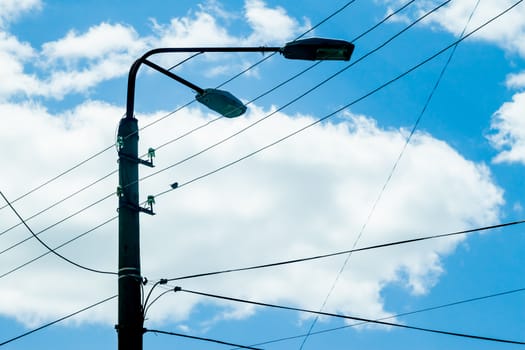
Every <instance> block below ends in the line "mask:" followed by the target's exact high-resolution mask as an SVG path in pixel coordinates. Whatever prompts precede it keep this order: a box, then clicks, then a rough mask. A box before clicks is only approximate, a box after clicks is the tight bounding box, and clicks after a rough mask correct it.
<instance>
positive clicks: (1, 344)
mask: <svg viewBox="0 0 525 350" xmlns="http://www.w3.org/2000/svg"><path fill="white" fill-rule="evenodd" d="M117 296H118V295H113V296H111V297H109V298H106V299H103V300H101V301H99V302H97V303H95V304H92V305H90V306H87V307H85V308H83V309H80V310H78V311H75V312H73V313H71V314H69V315H66V316H64V317H61V318H59V319H57V320H55V321H52V322H49V323H46V324H44V325H42V326H40V327H37V328H34V329H32V330H30V331H27V332H25V333H23V334H20V335H18V336H16V337H14V338H11V339H8V340H4V341H3V342H1V343H0V346H4V345H7V344H9V343H11V342H13V341H15V340H19V339H22V338H25V337H27V336H28V335H31V334H33V333H35V332H38V331H40V330H42V329H44V328H47V327H49V326H52V325H54V324H56V323H59V322H62V321H64V320H66V319H68V318H71V317H73V316H76V315H78V314H80V313H82V312H85V311H87V310H89V309H92V308H94V307H96V306H98V305H101V304H104V303H106V302H108V301H110V300H112V299H115V298H116V297H117Z"/></svg>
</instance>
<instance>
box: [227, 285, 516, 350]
mask: <svg viewBox="0 0 525 350" xmlns="http://www.w3.org/2000/svg"><path fill="white" fill-rule="evenodd" d="M524 291H525V288H518V289H512V290H507V291H503V292H498V293H493V294H489V295H484V296H480V297H475V298H469V299H463V300H458V301H455V302H450V303H447V304H441V305H436V306H430V307H426V308H423V309H418V310H413V311H408V312H403V313H400V314H396V315H392V316H387V317H382V318H378V319H377V320H379V321H384V320H388V319H393V318H398V317H404V316H409V315H414V314H418V313H423V312H428V311H433V310H438V309H443V308H448V307H452V306H457V305H462V304H467V303H472V302H475V301H480V300H485V299H490V298H496V297H501V296H505V295H510V294H514V293H522V292H524ZM366 323H368V322H356V323H352V324H348V325H344V326H340V327H333V328H328V329H323V330H318V331H314V332H311V333H310V336H313V335H320V334H326V333H330V332H335V331H339V330H343V329H348V328H352V327H356V326H361V325H364V324H366ZM306 336H307V333H304V334H299V335H294V336H288V337H283V338H279V339H273V340H267V341H264V342H259V343H257V344H252V346H262V345H268V344H274V343H280V342H283V341H288V340H294V339H301V338H304V337H306ZM234 349H235V348H234ZM234 349H232V350H234Z"/></svg>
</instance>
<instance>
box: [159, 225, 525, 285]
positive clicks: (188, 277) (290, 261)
mask: <svg viewBox="0 0 525 350" xmlns="http://www.w3.org/2000/svg"><path fill="white" fill-rule="evenodd" d="M524 223H525V220H520V221H513V222H507V223H502V224H498V225H491V226H485V227H479V228H474V229H469V230H463V231H456V232H450V233H442V234H437V235H432V236H425V237H418V238H412V239H405V240H401V241H395V242H389V243H383V244H376V245H372V246H368V247H362V248H352V249H349V250H343V251H339V252H335V253H328V254H322V255H316V256H310V257H306V258H299V259H292V260H285V261H279V262H274V263H268V264H262V265H255V266H249V267H241V268H235V269H227V270H218V271H213V272H205V273H199V274H192V275H187V276H182V277H175V278H169V279H167V281H180V280H185V279H190V278H200V277H209V276H214V275H221V274H226V273H233V272H241V271H249V270H258V269H264V268H269V267H277V266H283V265H289V264H296V263H302V262H306V261H312V260H319V259H326V258H330V257H334V256H338V255H345V254H349V253H356V252H363V251H367V250H373V249H378V248H386V247H392V246H397V245H403V244H409V243H415V242H422V241H427V240H432V239H437V238H444V237H452V236H457V235H463V234H467V233H473V232H481V231H487V230H493V229H497V228H503V227H509V226H514V225H521V224H524Z"/></svg>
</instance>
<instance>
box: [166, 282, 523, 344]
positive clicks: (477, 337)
mask: <svg viewBox="0 0 525 350" xmlns="http://www.w3.org/2000/svg"><path fill="white" fill-rule="evenodd" d="M176 291H177V292H185V293H188V294H194V295H199V296H204V297H209V298H214V299H220V300H226V301H231V302H236V303H244V304H250V305H255V306H263V307H268V308H274V309H281V310H289V311H297V312H302V313H308V314H313V315H320V316H328V317H334V318H342V319H346V320H353V321H359V322H365V323H372V324H378V325H382V326H390V327H397V328H404V329H411V330H415V331H422V332H428V333H434V334H441V335H448V336H453V337H460V338H469V339H475V340H482V341H490V342H497V343H506V344H516V345H525V342H523V341H518V340H511V339H503V338H495V337H486V336H481V335H475V334H467V333H459V332H451V331H445V330H440V329H434V328H426V327H417V326H410V325H406V324H400V323H394V322H387V321H381V320H374V319H369V318H364V317H357V316H349V315H342V314H336V313H331V312H323V311H315V310H309V309H303V308H298V307H292V306H283V305H276V304H269V303H264V302H258V301H253V300H247V299H240V298H233V297H227V296H223V295H217V294H211V293H204V292H200V291H195V290H189V289H184V288H181V287H178V288H177V290H176Z"/></svg>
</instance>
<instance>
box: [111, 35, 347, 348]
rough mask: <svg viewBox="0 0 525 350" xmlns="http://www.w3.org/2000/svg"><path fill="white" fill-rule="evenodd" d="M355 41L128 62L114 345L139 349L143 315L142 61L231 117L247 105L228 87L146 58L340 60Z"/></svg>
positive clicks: (170, 50) (120, 150) (304, 42)
mask: <svg viewBox="0 0 525 350" xmlns="http://www.w3.org/2000/svg"><path fill="white" fill-rule="evenodd" d="M353 50H354V45H353V44H351V43H349V42H346V41H343V40H333V39H321V38H309V39H303V40H297V41H293V42H290V43H288V44H286V45H285V46H284V47H200V48H197V47H196V48H158V49H153V50H150V51H148V52H146V53H145V54H144V55H143V56H142V57H140V58H139V59H137V60H136V61H135V62H134V63H133V64H132V65H131V68H130V71H129V76H128V88H127V102H126V116H125V117H124V118H122V119H121V121H120V124H119V128H118V135H117V145H118V156H119V158H118V162H119V186H118V190H117V194H118V197H119V206H118V218H119V257H118V265H119V266H118V324H117V326H116V327H115V328H116V329H117V333H118V349H119V350H131V349H138V350H141V349H142V336H143V324H144V316H143V310H142V303H141V300H142V299H141V290H142V288H141V284H142V283H143V278H142V275H141V271H140V230H139V214H140V213H141V212H142V213H147V214H150V215H153V214H154V213H153V207H152V203H150V204H151V205H150V207H149V208H143V207H141V206H140V204H139V177H138V165H139V164H142V165H146V166H153V163H152V160H151V159H150V160H149V161H146V160H143V159H140V158H139V156H138V139H139V135H138V125H137V119H135V117H134V104H135V81H136V78H137V73H138V70H139V68H140V66H141V65H142V64H145V65H147V66H149V67H151V68H153V69H155V70H157V71H158V72H160V73H162V74H164V75H166V76H168V77H170V78H172V79H173V80H176V81H178V82H179V83H181V84H183V85H185V86H187V87H189V88H191V89H193V90H194V91H195V92H197V95H196V99H197V101H199V102H200V103H202V104H204V105H206V106H207V107H208V108H210V109H212V110H214V111H216V112H218V113H219V114H221V115H223V116H225V117H227V118H233V117H237V116H239V115H241V114H243V113H244V112H245V111H246V106H245V105H244V104H243V103H242V102H241V101H240V100H238V99H237V98H236V97H234V96H233V95H232V94H230V93H229V92H227V91H223V90H218V89H202V88H200V87H199V86H197V85H195V84H193V83H191V82H189V81H187V80H185V79H183V78H181V77H180V76H178V75H176V74H174V73H172V72H170V71H169V70H167V69H164V68H163V67H161V66H159V65H157V64H155V63H153V62H151V61H150V60H149V59H148V58H149V57H151V56H153V55H157V54H164V53H178V52H186V53H188V52H279V53H281V54H282V55H283V56H284V57H285V58H288V59H302V60H345V61H348V60H349V59H350V56H351V55H352V52H353Z"/></svg>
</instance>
